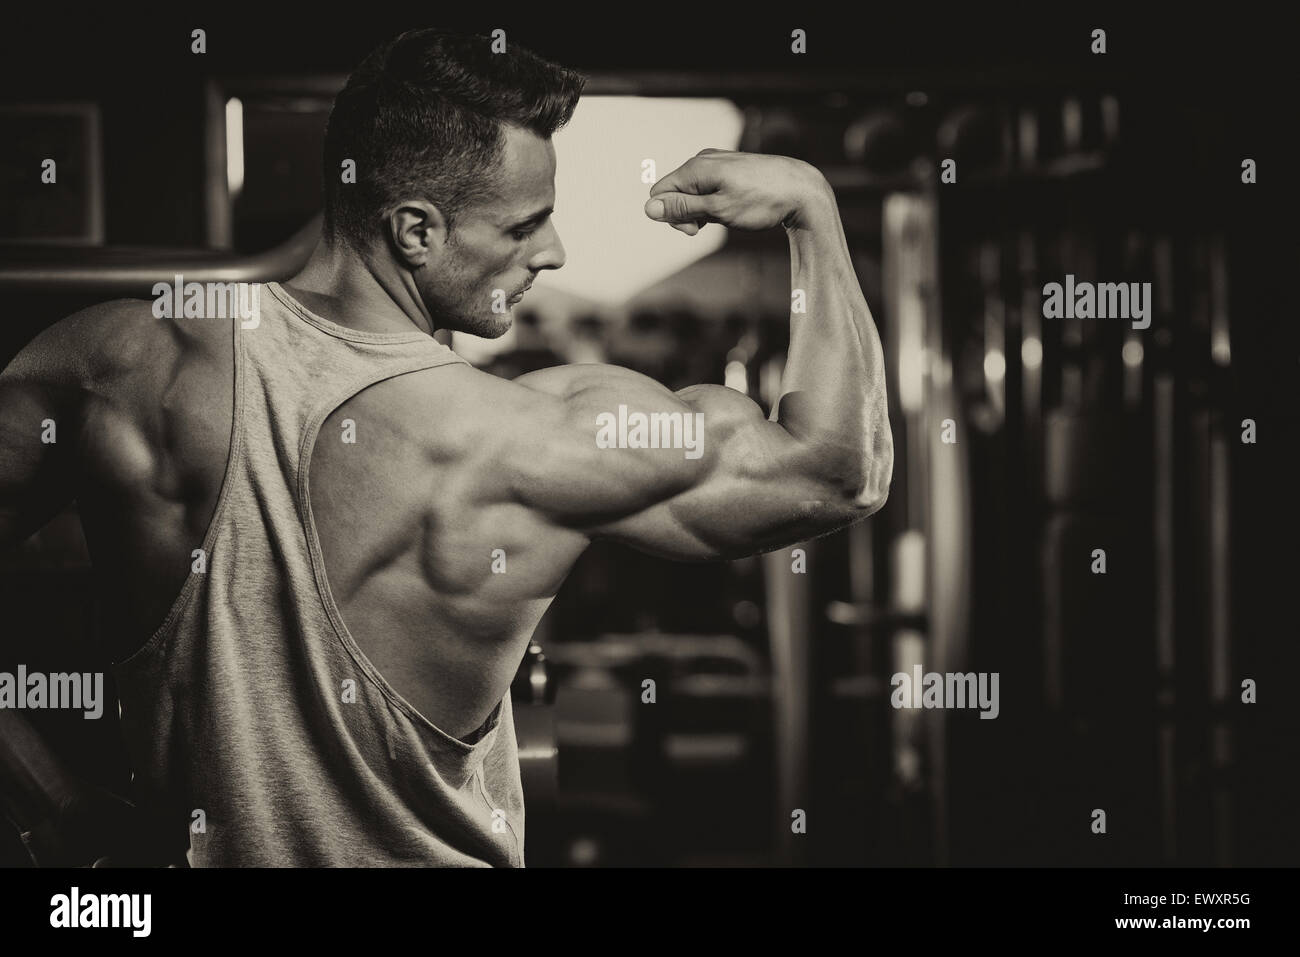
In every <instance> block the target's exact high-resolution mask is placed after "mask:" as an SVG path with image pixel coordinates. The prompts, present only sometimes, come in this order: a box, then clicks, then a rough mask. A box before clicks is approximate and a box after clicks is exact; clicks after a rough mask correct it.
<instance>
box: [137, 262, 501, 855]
mask: <svg viewBox="0 0 1300 957" xmlns="http://www.w3.org/2000/svg"><path fill="white" fill-rule="evenodd" d="M259 312H260V315H259V316H258V317H257V321H256V325H255V326H254V325H253V321H251V320H250V322H249V328H242V324H241V323H240V322H239V321H235V322H233V323H232V326H233V327H234V333H233V335H234V343H235V399H234V437H233V441H232V444H231V450H230V456H229V461H228V464H227V467H226V473H225V479H224V482H223V484H222V488H221V493H220V497H219V498H218V501H217V506H216V511H215V514H214V515H213V519H212V523H211V525H210V526H209V528H208V531H207V535H206V536H205V538H204V540H203V543H202V549H203V554H204V557H205V559H206V567H203V565H202V564H201V563H200V558H198V557H196V559H195V564H194V565H193V566H192V571H191V574H190V577H189V579H188V580H187V581H186V583H185V586H184V588H183V589H182V590H181V593H180V595H179V596H178V597H177V598H176V601H175V603H174V604H173V605H172V608H171V610H170V612H169V613H168V615H167V618H166V620H165V621H164V622H163V623H162V625H161V626H160V627H159V628H158V631H157V632H156V633H155V634H154V635H153V636H152V638H150V640H149V642H148V644H146V645H145V646H144V647H143V648H141V649H140V650H139V651H138V652H136V653H135V654H133V655H132V656H131V657H129V658H127V659H126V660H125V661H123V662H121V663H119V664H117V665H114V666H113V671H114V674H115V676H116V679H117V685H118V690H119V699H120V703H121V714H122V729H123V735H124V737H125V741H126V746H127V751H128V753H129V755H130V758H131V761H132V766H133V772H134V781H133V788H134V792H135V799H136V800H137V802H138V803H140V804H141V805H142V806H143V807H144V808H145V809H146V810H147V811H149V812H150V813H151V815H153V817H154V818H155V820H157V821H158V822H160V824H161V825H162V827H163V828H164V831H165V833H166V834H167V835H168V837H169V839H171V840H174V841H175V848H176V856H175V859H176V862H177V863H183V861H184V860H188V862H189V863H190V864H191V865H192V866H195V867H212V866H218V867H222V866H360V867H366V866H401V865H410V866H437V865H452V866H507V867H508V866H515V867H522V866H523V842H524V806H523V791H522V787H521V784H520V774H519V756H518V750H517V747H518V746H517V743H516V740H515V726H514V716H513V713H512V710H511V703H510V693H509V691H507V692H506V694H505V696H504V697H503V698H502V700H501V701H500V703H498V705H497V706H496V708H495V709H494V710H493V711H492V713H491V715H490V716H489V718H488V720H487V722H486V723H485V724H484V725H483V727H482V728H481V729H480V731H479V732H477V733H476V735H474V736H472V740H464V739H460V738H455V737H452V736H451V735H449V734H446V733H445V732H443V731H442V730H441V729H439V728H437V727H435V726H434V725H433V724H432V723H431V722H430V721H429V720H428V719H427V718H425V717H424V716H423V715H422V714H420V712H419V711H417V710H416V709H415V707H413V706H412V705H411V704H410V703H409V702H408V701H406V700H405V699H404V698H403V697H402V696H401V695H400V694H398V693H397V691H396V690H395V689H394V688H393V687H392V686H391V685H389V683H388V682H387V681H386V680H385V679H384V677H383V676H382V675H380V674H379V672H378V671H376V670H375V668H374V666H373V665H372V664H371V663H370V661H369V660H367V658H366V656H365V655H364V654H362V652H361V650H360V648H358V646H357V644H356V642H355V641H354V640H353V639H352V636H351V635H350V634H349V633H348V629H347V627H346V626H345V625H344V623H343V621H342V619H341V618H340V617H339V612H338V608H337V607H336V605H335V603H334V599H333V596H332V595H331V594H330V590H329V586H328V584H327V581H326V578H325V565H324V562H323V560H322V558H321V548H320V541H319V539H318V537H317V534H316V527H315V524H314V522H313V517H312V512H311V507H310V502H309V500H308V496H307V487H308V486H307V470H308V466H309V463H310V458H311V451H312V448H313V443H314V442H315V439H316V434H317V432H318V430H319V429H320V426H321V423H322V422H323V421H324V420H325V418H326V416H328V415H329V413H330V412H332V411H333V410H334V409H335V408H337V407H338V406H339V405H341V404H342V403H343V402H344V401H346V400H347V399H349V398H351V397H352V396H353V395H356V394H357V393H358V392H360V391H362V390H363V389H365V388H366V387H368V386H370V385H373V384H374V383H376V382H380V381H382V380H384V379H388V378H390V377H392V376H396V375H401V374H403V373H407V372H414V371H417V370H421V369H430V368H435V367H437V366H442V365H447V364H449V363H457V362H464V361H465V360H463V359H461V358H460V357H459V356H457V355H456V354H455V353H454V352H452V351H451V350H450V349H448V348H446V347H445V346H443V345H441V344H440V343H438V342H436V341H434V340H433V339H432V338H430V337H429V336H427V335H425V334H423V333H421V332H418V331H415V332H410V333H369V332H359V331H355V330H352V329H348V328H346V327H344V326H340V325H337V324H335V323H332V322H330V321H329V320H327V319H324V318H322V317H320V316H317V315H315V314H313V313H311V312H309V311H308V310H307V309H306V308H304V307H303V306H302V305H301V304H299V303H298V302H296V301H295V300H293V299H292V298H290V296H289V295H288V293H287V292H285V291H284V290H283V289H282V288H280V286H279V285H278V284H276V283H267V284H264V285H263V286H262V287H261V291H260V310H259ZM212 321H214V322H217V321H223V320H216V319H214V320H212ZM196 547H197V543H196Z"/></svg>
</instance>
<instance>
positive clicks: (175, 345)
mask: <svg viewBox="0 0 1300 957" xmlns="http://www.w3.org/2000/svg"><path fill="white" fill-rule="evenodd" d="M178 332H179V330H178V329H176V328H174V327H172V325H171V323H169V322H168V321H166V320H160V319H156V318H155V317H154V315H153V310H152V305H151V303H149V302H148V301H146V300H142V299H117V300H113V301H111V302H103V303H97V304H96V305H93V306H88V307H87V308H85V309H82V310H80V311H78V312H74V313H73V314H72V315H70V316H67V317H66V318H64V319H61V320H59V321H58V322H56V323H54V324H53V325H51V326H49V327H48V328H46V329H45V330H43V331H42V332H41V333H40V335H38V336H37V337H36V338H35V339H33V340H32V341H31V342H30V343H28V344H27V346H26V347H25V348H23V350H22V351H21V352H19V354H18V355H17V356H16V357H15V358H14V361H13V363H12V364H11V370H10V371H11V372H12V373H13V374H15V375H20V376H23V377H30V378H33V379H36V380H39V381H42V382H44V383H46V384H48V385H50V386H54V387H60V388H73V387H76V388H80V389H83V390H86V391H89V392H96V391H99V390H101V389H103V388H106V387H108V386H110V384H111V383H113V382H115V381H118V380H120V379H121V378H122V377H123V376H124V375H129V374H131V373H134V372H137V371H139V370H142V369H150V368H156V367H157V366H158V365H160V364H162V363H163V362H165V361H166V359H167V358H168V357H171V356H174V355H176V354H177V353H178V352H179V351H180V350H181V349H182V341H183V339H184V338H186V337H185V336H178V335H177V333H178Z"/></svg>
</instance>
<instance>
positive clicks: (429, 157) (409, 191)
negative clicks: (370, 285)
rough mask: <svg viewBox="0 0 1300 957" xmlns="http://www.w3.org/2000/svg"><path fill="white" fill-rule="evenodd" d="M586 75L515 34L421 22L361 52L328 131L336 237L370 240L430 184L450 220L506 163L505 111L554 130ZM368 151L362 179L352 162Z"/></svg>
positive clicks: (328, 206) (331, 231)
mask: <svg viewBox="0 0 1300 957" xmlns="http://www.w3.org/2000/svg"><path fill="white" fill-rule="evenodd" d="M585 82H586V80H585V77H583V76H582V75H581V74H579V73H577V72H575V71H573V70H569V69H566V68H564V67H562V66H559V65H557V64H555V63H551V62H549V61H547V60H544V59H542V58H541V57H539V56H537V55H536V54H534V53H531V52H529V51H528V50H525V49H523V48H522V47H520V46H519V45H518V44H516V43H514V42H513V41H511V42H510V43H509V45H508V47H507V49H506V52H502V53H493V52H492V39H491V38H490V37H486V36H478V35H473V34H458V33H450V32H446V31H442V30H437V29H424V30H413V31H410V32H408V33H403V34H402V35H401V36H399V37H396V38H395V39H393V40H389V41H388V42H387V43H384V44H383V45H382V46H380V47H379V48H378V49H376V50H374V51H373V52H372V53H371V54H370V55H369V56H367V57H366V58H365V60H363V61H362V62H361V65H360V66H358V67H357V68H356V70H355V71H353V73H352V75H351V76H350V77H348V82H347V85H346V86H345V87H344V88H343V90H342V92H340V93H339V95H338V96H337V97H336V98H335V100H334V108H333V109H332V110H331V111H330V117H329V123H328V125H327V127H326V131H325V155H324V175H325V237H326V240H327V241H330V242H334V241H338V240H342V241H343V242H346V243H349V244H351V245H354V246H355V247H357V248H361V247H363V246H364V245H365V244H366V243H368V242H369V241H370V240H371V238H372V237H373V235H374V233H375V230H376V229H377V228H378V227H379V225H380V222H381V217H382V216H383V214H384V213H385V212H386V211H387V210H388V209H391V207H392V205H393V204H394V203H396V202H398V201H399V200H400V199H401V198H403V197H406V196H422V197H424V198H425V199H427V200H428V201H429V202H431V203H433V204H434V205H435V206H437V207H438V209H439V210H440V211H441V212H442V214H443V215H444V216H445V217H447V219H448V223H449V226H450V224H451V222H452V221H454V219H455V218H456V217H457V216H459V215H460V214H461V213H462V212H463V211H464V210H465V209H466V207H468V206H469V205H470V204H471V203H473V202H474V201H475V200H477V199H478V198H480V197H481V196H482V195H483V194H484V193H485V192H486V190H487V188H488V186H489V185H490V183H491V180H492V174H493V173H494V171H495V170H496V169H498V168H499V165H500V163H501V158H502V152H501V149H502V142H503V130H502V124H503V123H513V124H515V125H517V126H521V127H524V128H526V129H529V130H532V131H533V132H534V133H536V134H537V135H538V136H542V137H550V136H551V135H552V134H553V133H554V132H555V131H556V130H558V129H559V128H560V127H562V126H563V125H564V124H565V123H567V122H568V121H569V118H570V117H571V116H573V110H574V108H575V107H576V106H577V104H578V97H579V96H580V95H581V93H582V87H583V84H584V83H585ZM345 159H351V160H354V161H355V162H356V182H355V183H344V182H342V163H343V161H344V160H345Z"/></svg>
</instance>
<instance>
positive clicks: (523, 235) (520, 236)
mask: <svg viewBox="0 0 1300 957" xmlns="http://www.w3.org/2000/svg"><path fill="white" fill-rule="evenodd" d="M535 232H537V230H536V228H533V229H516V230H514V231H512V232H511V233H510V235H511V236H513V237H514V238H515V241H516V242H521V243H522V242H523V241H524V240H525V239H527V238H528V237H529V236H531V235H532V234H533V233H535Z"/></svg>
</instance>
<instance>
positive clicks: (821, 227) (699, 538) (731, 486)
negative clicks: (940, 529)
mask: <svg viewBox="0 0 1300 957" xmlns="http://www.w3.org/2000/svg"><path fill="white" fill-rule="evenodd" d="M651 197H652V198H651V200H650V201H649V202H648V203H647V204H646V214H647V215H649V216H650V217H651V218H653V219H657V220H660V221H663V222H668V223H671V224H673V225H674V226H675V227H677V228H679V229H681V230H682V231H683V232H686V233H689V234H694V233H695V232H698V230H699V228H700V226H701V225H702V224H703V223H706V222H718V223H723V224H724V225H728V226H730V227H732V228H738V229H767V228H774V227H777V226H784V228H785V229H786V231H787V233H788V235H789V240H790V249H791V256H792V260H793V262H792V274H793V276H794V282H795V288H796V289H801V290H803V293H804V295H803V296H801V297H799V298H800V299H801V300H802V302H803V303H806V304H807V311H806V312H795V313H794V314H793V315H792V317H791V320H792V332H791V348H790V357H789V362H788V365H787V370H786V380H785V389H784V391H783V395H782V396H781V399H780V401H779V403H778V405H777V407H776V408H775V409H774V410H773V415H772V416H771V418H770V420H769V419H767V418H764V416H763V414H762V411H761V410H760V409H759V407H758V406H757V405H756V404H755V403H754V402H752V401H751V400H750V399H749V398H748V397H746V396H743V395H741V394H740V393H737V392H735V391H733V390H731V389H726V388H724V387H721V386H716V385H700V386H693V387H691V388H688V389H683V390H681V391H680V392H678V393H675V394H674V393H671V392H669V391H668V390H667V389H665V388H663V386H661V385H659V384H658V383H656V382H654V381H653V380H650V379H647V378H646V377H644V376H640V375H637V374H635V373H631V372H628V371H627V370H622V369H615V368H613V367H609V366H595V365H593V366H566V367H561V368H558V369H547V370H543V371H541V372H536V373H531V374H529V375H526V376H523V377H521V378H519V379H517V380H516V383H517V384H518V385H523V386H527V387H528V389H529V390H533V391H535V392H540V393H545V394H547V395H548V396H549V397H552V398H553V399H558V400H559V401H558V402H551V403H548V402H546V401H543V400H542V399H541V398H540V397H539V398H538V399H536V400H532V401H529V402H528V404H529V405H530V406H531V407H532V408H531V410H530V414H529V415H527V416H525V418H528V419H531V418H534V417H548V418H549V422H550V423H551V424H550V425H549V426H546V425H543V424H542V420H541V418H538V420H537V422H536V427H535V428H530V429H529V430H528V435H526V436H520V440H521V441H520V446H519V447H520V448H523V449H527V450H528V451H527V452H526V453H520V452H518V451H517V452H516V453H515V455H516V456H520V455H521V454H522V456H523V458H520V459H519V461H518V465H517V467H518V468H519V469H520V470H522V471H523V472H525V473H526V475H527V480H526V481H524V482H522V483H520V485H519V486H518V489H517V494H518V495H519V497H520V498H522V499H524V500H525V501H526V503H527V504H530V505H532V506H533V507H535V508H538V509H539V510H541V511H544V512H546V513H548V515H549V517H550V519H551V520H552V521H554V522H556V523H558V524H561V525H564V526H566V527H570V528H573V529H575V530H579V531H581V532H583V533H584V534H586V535H587V536H588V537H590V538H606V539H612V540H617V541H622V542H625V543H627V544H631V545H633V546H636V547H638V548H641V549H643V550H645V551H650V552H653V553H656V554H661V555H665V556H667V557H673V558H685V559H709V558H734V557H739V556H741V555H748V554H754V553H756V552H761V551H768V550H771V549H773V548H779V547H781V546H783V545H788V544H790V543H792V542H796V541H801V540H803V539H807V538H812V537H815V536H817V535H823V534H826V533H827V532H831V531H834V530H836V529H838V528H842V527H844V526H845V525H849V524H852V523H853V522H855V521H857V520H859V519H861V518H864V517H866V516H867V515H870V514H871V513H872V512H874V511H876V510H877V509H879V508H880V507H881V505H883V504H884V501H885V498H886V496H887V495H888V491H889V484H890V480H891V478H892V473H893V442H892V438H891V435H890V431H889V421H888V417H887V413H886V408H887V403H886V397H885V385H884V370H883V357H882V353H881V348H880V341H879V338H878V337H877V335H876V331H875V328H874V326H873V325H872V321H871V316H870V313H869V311H868V309H867V306H866V302H865V301H864V300H863V298H862V293H861V291H860V289H859V288H858V284H857V279H856V277H855V276H854V273H853V269H852V265H851V263H850V260H849V255H848V249H847V245H846V243H845V240H844V234H843V231H842V229H841V227H840V224H839V217H838V214H837V212H836V209H835V201H834V196H833V194H832V193H831V190H830V187H829V186H828V185H827V184H826V181H825V179H824V178H823V177H822V176H821V174H820V173H818V172H817V171H816V170H815V169H813V168H812V167H811V166H809V165H808V164H806V163H802V162H800V161H798V160H792V159H789V158H786V157H779V156H760V155H755V154H746V153H727V152H721V151H707V150H706V151H705V152H704V153H701V154H700V155H699V156H697V157H695V158H694V159H692V160H690V161H689V162H688V163H686V164H685V165H683V166H682V167H681V168H679V169H678V170H676V171H674V172H673V173H671V174H670V175H669V176H667V177H665V178H664V179H663V180H661V181H660V182H658V183H656V184H655V186H654V187H653V188H652V189H651ZM547 409H550V410H551V411H550V412H547V411H546V410H547ZM602 421H603V422H605V423H606V424H607V425H609V426H611V428H613V427H616V429H617V433H618V434H617V435H616V436H615V435H613V434H612V433H610V432H606V433H605V435H604V445H605V447H600V446H599V445H598V425H599V423H601V422H602ZM679 421H680V422H681V424H682V428H681V429H680V435H681V436H682V438H684V439H689V438H691V437H692V436H694V435H696V434H698V437H699V443H700V444H699V447H698V448H697V449H695V450H689V449H687V448H684V447H683V446H684V443H682V442H672V443H670V442H665V439H667V438H670V437H675V436H676V435H677V434H678V433H675V432H674V431H673V430H674V429H676V428H677V424H678V422H679ZM561 423H562V424H561ZM638 425H640V427H641V431H640V433H637V428H638ZM692 427H694V429H695V432H692V431H690V429H691V428H692ZM555 436H567V437H568V438H567V439H565V440H564V441H559V442H556V441H552V437H555ZM611 439H616V440H617V441H613V442H611V441H610V440H611ZM646 439H649V440H650V443H649V444H653V445H655V446H659V447H654V448H647V447H645V446H646V445H647V442H646ZM665 445H668V447H663V446H665ZM674 446H675V447H674ZM688 451H690V452H691V454H690V455H688V454H686V453H687V452H688ZM524 458H526V462H525V461H524Z"/></svg>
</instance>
